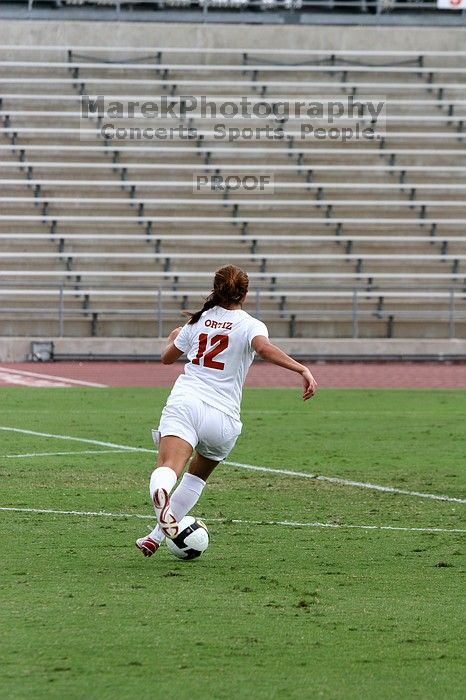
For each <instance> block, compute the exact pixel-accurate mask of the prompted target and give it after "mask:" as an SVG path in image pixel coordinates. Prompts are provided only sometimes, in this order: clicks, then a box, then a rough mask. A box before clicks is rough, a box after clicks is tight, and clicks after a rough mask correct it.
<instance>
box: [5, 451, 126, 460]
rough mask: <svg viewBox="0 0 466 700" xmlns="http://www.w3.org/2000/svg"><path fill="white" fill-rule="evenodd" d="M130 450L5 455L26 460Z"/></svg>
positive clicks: (120, 452) (115, 452)
mask: <svg viewBox="0 0 466 700" xmlns="http://www.w3.org/2000/svg"><path fill="white" fill-rule="evenodd" d="M127 451H128V450H75V451H74V452H28V453H25V454H18V455H3V457H8V459H26V458H28V457H72V456H73V455H75V456H79V455H108V454H125V453H126V452H127Z"/></svg>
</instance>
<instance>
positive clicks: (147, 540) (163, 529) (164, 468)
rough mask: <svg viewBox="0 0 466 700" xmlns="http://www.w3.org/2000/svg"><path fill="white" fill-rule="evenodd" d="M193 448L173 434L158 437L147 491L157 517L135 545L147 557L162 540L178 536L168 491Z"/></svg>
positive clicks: (155, 549) (176, 521) (175, 517)
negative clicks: (153, 466)
mask: <svg viewBox="0 0 466 700" xmlns="http://www.w3.org/2000/svg"><path fill="white" fill-rule="evenodd" d="M192 451H193V448H192V445H191V444H190V443H189V442H187V441H186V440H183V439H182V438H179V437H177V436H175V435H166V436H164V437H162V438H160V442H159V453H158V457H157V467H156V468H155V469H154V471H153V472H152V474H151V477H150V483H149V492H150V497H151V500H152V503H153V505H154V509H155V513H156V516H157V527H156V528H155V529H154V530H153V531H152V532H151V533H150V534H149V535H148V536H146V537H140V538H139V539H137V540H136V546H137V547H138V549H140V550H141V552H142V553H143V554H144V556H146V557H150V556H152V555H153V554H155V552H156V551H157V549H158V548H159V546H160V544H161V542H162V540H163V538H164V537H165V536H167V537H176V535H177V534H178V520H177V516H176V515H175V513H174V512H173V510H172V507H171V499H170V492H171V490H172V488H173V487H174V485H175V484H176V481H177V479H178V477H179V476H180V474H181V473H182V471H183V469H184V468H185V466H186V463H187V462H188V460H189V458H190V457H191V454H192Z"/></svg>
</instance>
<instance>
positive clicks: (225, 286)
mask: <svg viewBox="0 0 466 700" xmlns="http://www.w3.org/2000/svg"><path fill="white" fill-rule="evenodd" d="M248 285H249V278H248V276H247V274H246V273H245V272H243V270H240V269H239V267H235V266H234V265H226V266H225V267H222V268H220V270H217V272H216V273H215V278H214V288H213V290H212V292H211V293H210V294H209V296H208V297H207V299H206V300H205V302H204V306H203V307H202V309H200V310H199V311H196V312H195V313H193V314H189V316H190V319H189V321H188V324H190V325H193V324H194V323H197V322H198V321H199V319H200V318H201V316H202V314H203V313H204V312H205V311H209V309H213V308H214V306H229V305H231V304H238V303H239V302H240V301H241V299H243V298H244V297H245V296H246V294H247V292H248Z"/></svg>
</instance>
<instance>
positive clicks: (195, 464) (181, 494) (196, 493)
mask: <svg viewBox="0 0 466 700" xmlns="http://www.w3.org/2000/svg"><path fill="white" fill-rule="evenodd" d="M217 464H219V462H218V461H213V460H211V459H207V458H206V457H204V456H203V455H200V454H199V453H198V452H195V453H194V456H193V458H192V460H191V463H190V465H189V469H188V471H187V472H186V473H185V474H184V475H183V478H182V479H181V481H180V483H179V484H178V486H177V487H176V489H175V490H174V491H173V493H172V495H171V496H170V507H171V510H172V513H173V515H174V516H175V518H176V520H177V521H178V522H180V521H181V520H182V519H183V518H184V517H185V515H188V513H189V512H190V511H191V510H192V509H193V508H194V506H195V505H196V503H197V502H198V500H199V498H200V497H201V494H202V492H203V490H204V487H205V485H206V481H207V479H208V478H209V476H210V474H211V473H212V472H213V470H214V469H215V467H216V466H217ZM148 537H149V538H150V539H151V540H152V541H154V542H156V543H157V544H158V545H160V544H161V542H162V541H163V539H164V537H165V535H164V533H163V531H162V528H161V527H160V525H158V524H157V525H156V527H155V528H154V529H153V530H152V532H151V533H150V534H149V535H148Z"/></svg>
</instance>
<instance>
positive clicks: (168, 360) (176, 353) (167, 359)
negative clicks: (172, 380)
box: [161, 326, 183, 365]
mask: <svg viewBox="0 0 466 700" xmlns="http://www.w3.org/2000/svg"><path fill="white" fill-rule="evenodd" d="M181 328H182V326H179V327H178V328H174V329H173V330H172V332H171V333H170V335H169V336H168V338H167V345H166V347H165V350H164V351H163V352H162V355H161V360H162V364H164V365H171V364H173V362H176V361H177V360H179V359H180V357H181V355H182V354H183V351H182V350H179V349H178V348H177V347H176V345H175V338H176V337H177V335H178V333H179V332H180V330H181Z"/></svg>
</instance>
